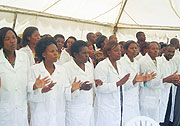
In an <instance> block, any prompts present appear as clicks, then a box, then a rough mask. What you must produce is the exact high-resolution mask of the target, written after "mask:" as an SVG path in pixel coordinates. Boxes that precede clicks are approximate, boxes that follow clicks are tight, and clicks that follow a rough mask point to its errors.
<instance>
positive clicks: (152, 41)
mask: <svg viewBox="0 0 180 126" xmlns="http://www.w3.org/2000/svg"><path fill="white" fill-rule="evenodd" d="M153 43H155V44H157V45H158V47H159V49H160V48H161V46H160V44H159V43H158V42H156V41H152V42H149V44H148V47H147V48H148V49H150V46H151V44H153Z"/></svg>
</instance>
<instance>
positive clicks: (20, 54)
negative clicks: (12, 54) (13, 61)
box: [16, 50, 28, 58]
mask: <svg viewBox="0 0 180 126" xmlns="http://www.w3.org/2000/svg"><path fill="white" fill-rule="evenodd" d="M16 55H17V56H20V57H21V58H28V55H27V54H26V53H25V52H23V51H20V50H16Z"/></svg>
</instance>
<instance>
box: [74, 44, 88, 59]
mask: <svg viewBox="0 0 180 126" xmlns="http://www.w3.org/2000/svg"><path fill="white" fill-rule="evenodd" d="M83 47H88V44H87V43H86V42H85V41H83V40H78V41H75V42H74V43H73V44H72V45H71V56H72V57H74V53H79V52H80V51H81V49H82V48H83ZM74 58H75V57H74Z"/></svg>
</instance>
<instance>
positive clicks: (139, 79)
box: [133, 73, 144, 84]
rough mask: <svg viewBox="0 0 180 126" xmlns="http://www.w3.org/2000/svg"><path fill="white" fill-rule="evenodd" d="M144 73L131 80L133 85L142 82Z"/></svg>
mask: <svg viewBox="0 0 180 126" xmlns="http://www.w3.org/2000/svg"><path fill="white" fill-rule="evenodd" d="M143 74H144V73H140V74H138V73H137V74H136V76H135V77H134V79H133V84H136V83H137V82H143V81H144V76H143Z"/></svg>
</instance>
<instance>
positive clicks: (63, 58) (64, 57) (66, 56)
mask: <svg viewBox="0 0 180 126" xmlns="http://www.w3.org/2000/svg"><path fill="white" fill-rule="evenodd" d="M72 59H73V57H72V56H70V55H69V53H68V52H67V51H66V50H63V51H62V53H61V56H60V58H59V60H58V61H57V64H59V65H63V64H64V63H66V62H69V61H71V60H72Z"/></svg>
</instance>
